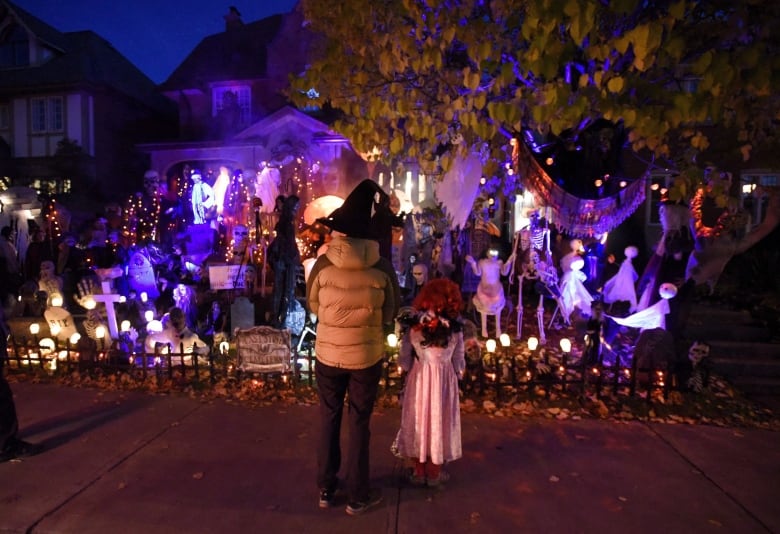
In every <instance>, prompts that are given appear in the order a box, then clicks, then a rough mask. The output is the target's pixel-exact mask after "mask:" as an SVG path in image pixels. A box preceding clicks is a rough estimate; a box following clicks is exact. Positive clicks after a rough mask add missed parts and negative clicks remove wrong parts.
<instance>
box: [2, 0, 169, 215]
mask: <svg viewBox="0 0 780 534" xmlns="http://www.w3.org/2000/svg"><path fill="white" fill-rule="evenodd" d="M176 122H177V120H176V107H175V106H174V105H172V104H171V102H170V101H169V100H168V99H166V98H165V97H163V96H162V95H160V94H159V93H158V92H157V90H156V87H155V84H154V82H152V81H151V80H150V79H149V78H148V77H147V76H146V75H144V74H143V73H142V72H141V71H139V70H138V69H137V68H136V67H135V66H134V65H133V64H132V63H130V62H129V61H128V60H127V59H126V58H125V57H124V56H122V55H121V54H120V53H119V52H117V51H116V50H115V49H114V47H113V46H111V44H110V43H109V42H107V41H106V40H104V39H103V38H101V37H100V36H98V35H96V34H95V33H93V32H91V31H79V32H59V31H57V30H56V29H55V28H53V27H51V26H49V25H48V24H46V23H44V22H43V21H41V20H40V19H38V18H36V17H35V16H33V15H31V14H30V13H28V12H26V11H24V10H23V9H21V8H19V7H18V6H16V5H15V4H13V3H11V2H8V1H7V0H0V178H3V181H4V182H6V186H7V185H9V184H12V185H15V186H31V187H33V188H34V189H36V190H37V191H38V192H39V193H43V194H67V193H73V194H74V195H78V196H81V197H88V198H90V199H92V200H98V201H99V200H101V198H105V199H109V198H122V197H124V195H125V194H126V193H129V192H131V191H133V190H135V188H134V187H133V184H136V183H138V184H140V180H141V177H142V176H143V171H144V169H145V168H147V166H148V163H147V162H146V160H145V156H144V155H143V154H141V153H139V152H138V151H137V150H136V149H135V145H136V144H137V143H139V142H141V141H149V140H150V139H155V138H156V139H163V138H172V137H173V136H174V135H175V128H176ZM0 187H2V186H0Z"/></svg>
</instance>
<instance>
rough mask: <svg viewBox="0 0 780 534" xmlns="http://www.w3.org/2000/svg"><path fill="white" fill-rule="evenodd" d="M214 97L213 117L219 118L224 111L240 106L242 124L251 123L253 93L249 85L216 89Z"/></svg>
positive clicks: (213, 92) (213, 93)
mask: <svg viewBox="0 0 780 534" xmlns="http://www.w3.org/2000/svg"><path fill="white" fill-rule="evenodd" d="M212 97H213V102H212V108H211V109H212V112H211V115H212V117H216V116H218V115H219V114H220V112H221V111H222V110H223V109H226V108H228V107H232V106H238V109H239V110H240V121H241V124H248V123H249V120H250V117H251V115H252V91H251V89H250V88H249V86H248V85H233V86H227V87H215V88H214V89H213V91H212Z"/></svg>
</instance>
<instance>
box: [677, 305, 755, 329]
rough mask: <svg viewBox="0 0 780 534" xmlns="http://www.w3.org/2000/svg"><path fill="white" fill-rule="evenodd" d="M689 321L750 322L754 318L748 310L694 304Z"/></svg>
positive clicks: (752, 321)
mask: <svg viewBox="0 0 780 534" xmlns="http://www.w3.org/2000/svg"><path fill="white" fill-rule="evenodd" d="M688 320H689V322H700V321H701V322H704V321H706V322H717V323H731V324H751V323H754V322H755V320H754V319H753V317H751V315H750V312H749V311H748V310H732V309H728V308H713V307H710V306H701V305H698V306H697V305H694V306H693V307H692V308H691V312H690V316H689V319H688Z"/></svg>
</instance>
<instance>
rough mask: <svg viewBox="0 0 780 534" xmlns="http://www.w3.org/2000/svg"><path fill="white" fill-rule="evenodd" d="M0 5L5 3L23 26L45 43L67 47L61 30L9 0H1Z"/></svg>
mask: <svg viewBox="0 0 780 534" xmlns="http://www.w3.org/2000/svg"><path fill="white" fill-rule="evenodd" d="M0 5H5V6H6V7H7V8H8V9H9V10H10V11H11V13H13V14H14V15H16V19H17V20H18V21H19V23H20V24H21V25H22V26H24V27H25V28H26V29H27V30H28V31H29V32H30V33H32V34H34V35H35V36H36V37H37V38H38V39H40V40H41V41H43V42H44V43H45V44H47V45H49V46H50V47H52V48H56V49H57V50H60V51H63V50H64V49H65V37H64V36H63V35H62V33H61V32H59V31H58V30H56V29H54V28H53V27H51V26H49V25H48V24H46V23H45V22H43V21H42V20H41V19H38V18H35V17H34V16H33V15H31V14H30V13H28V12H27V11H25V10H24V9H22V8H20V7H19V6H16V5H14V4H12V3H11V2H8V1H7V0H0Z"/></svg>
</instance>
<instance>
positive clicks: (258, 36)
mask: <svg viewBox="0 0 780 534" xmlns="http://www.w3.org/2000/svg"><path fill="white" fill-rule="evenodd" d="M283 22H284V15H272V16H270V17H266V18H264V19H261V20H258V21H255V22H250V23H248V24H244V25H242V26H240V27H237V28H231V29H230V30H228V31H224V32H222V33H217V34H214V35H209V36H208V37H206V38H204V39H203V40H202V41H201V42H200V43H199V44H198V46H196V47H195V49H194V50H193V51H192V52H191V53H190V55H188V56H187V57H186V58H185V59H184V61H183V62H182V63H181V65H179V66H178V67H177V68H176V70H174V71H173V73H172V74H171V75H170V76H169V77H168V79H167V80H165V81H164V82H163V83H162V84H161V85H160V89H161V90H163V91H166V90H171V89H189V88H194V87H199V86H200V85H201V84H203V83H208V82H213V81H222V80H256V79H258V78H263V77H265V75H266V71H267V60H268V54H267V47H268V44H269V43H271V41H273V39H274V37H276V35H277V33H278V32H279V30H280V29H281V27H282V23H283Z"/></svg>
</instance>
